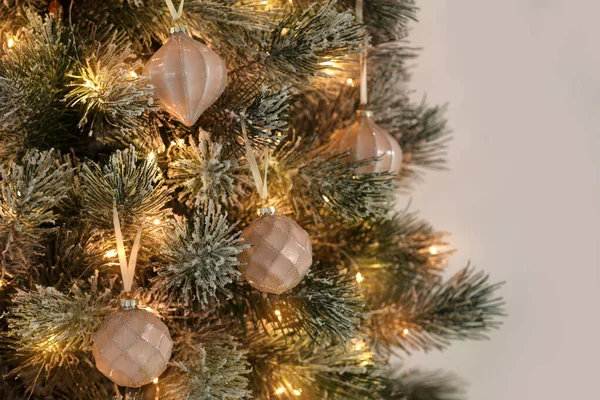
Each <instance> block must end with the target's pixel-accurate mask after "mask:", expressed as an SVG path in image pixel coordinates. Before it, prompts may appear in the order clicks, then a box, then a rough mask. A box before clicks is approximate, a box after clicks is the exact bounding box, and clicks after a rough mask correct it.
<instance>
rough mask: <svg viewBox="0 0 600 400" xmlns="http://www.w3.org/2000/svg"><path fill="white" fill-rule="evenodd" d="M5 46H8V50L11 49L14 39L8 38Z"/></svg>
mask: <svg viewBox="0 0 600 400" xmlns="http://www.w3.org/2000/svg"><path fill="white" fill-rule="evenodd" d="M6 45H7V46H8V48H9V49H10V48H11V47H13V46H14V45H15V39H13V38H8V41H7V42H6Z"/></svg>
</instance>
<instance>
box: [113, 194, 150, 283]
mask: <svg viewBox="0 0 600 400" xmlns="http://www.w3.org/2000/svg"><path fill="white" fill-rule="evenodd" d="M113 224H114V226H115V238H116V240H117V254H118V256H119V265H120V267H121V277H122V278H123V288H124V289H125V291H126V292H131V286H133V277H134V276H135V265H136V263H137V256H138V251H139V250H140V241H141V239H142V230H143V229H144V224H142V226H140V230H139V231H138V233H137V235H136V236H135V240H134V242H133V247H132V248H131V256H130V258H129V262H127V254H126V253H125V242H124V241H123V232H122V231H121V221H119V212H118V211H117V205H116V204H113Z"/></svg>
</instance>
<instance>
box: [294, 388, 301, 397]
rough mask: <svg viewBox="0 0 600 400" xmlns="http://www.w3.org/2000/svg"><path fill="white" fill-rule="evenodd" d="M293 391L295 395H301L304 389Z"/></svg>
mask: <svg viewBox="0 0 600 400" xmlns="http://www.w3.org/2000/svg"><path fill="white" fill-rule="evenodd" d="M292 393H294V396H300V395H301V394H302V389H294V390H293V391H292Z"/></svg>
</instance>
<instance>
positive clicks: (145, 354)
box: [92, 308, 173, 388]
mask: <svg viewBox="0 0 600 400" xmlns="http://www.w3.org/2000/svg"><path fill="white" fill-rule="evenodd" d="M172 348H173V341H172V340H171V335H170V334H169V328H167V326H166V325H165V324H164V323H163V322H162V321H161V320H160V319H158V318H157V317H156V316H154V315H153V314H152V313H150V312H148V311H146V310H143V309H139V308H135V309H130V310H119V311H117V312H115V313H114V314H111V315H109V316H108V317H107V318H106V320H104V322H103V323H102V326H101V327H100V329H98V332H96V334H95V335H94V345H93V347H92V352H93V354H94V359H95V360H96V368H98V370H99V371H100V372H102V373H103V374H104V375H105V376H106V377H108V378H109V379H110V380H112V381H113V382H114V383H116V384H117V385H119V386H126V387H133V388H136V387H140V386H143V385H146V384H148V383H150V382H152V380H153V379H154V378H156V377H158V376H160V374H162V373H163V371H164V370H165V368H167V363H168V362H169V359H170V358H171V350H172Z"/></svg>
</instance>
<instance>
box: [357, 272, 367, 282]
mask: <svg viewBox="0 0 600 400" xmlns="http://www.w3.org/2000/svg"><path fill="white" fill-rule="evenodd" d="M364 280H365V278H364V277H363V276H362V274H361V273H360V272H357V273H356V282H358V283H361V282H362V281H364Z"/></svg>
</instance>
